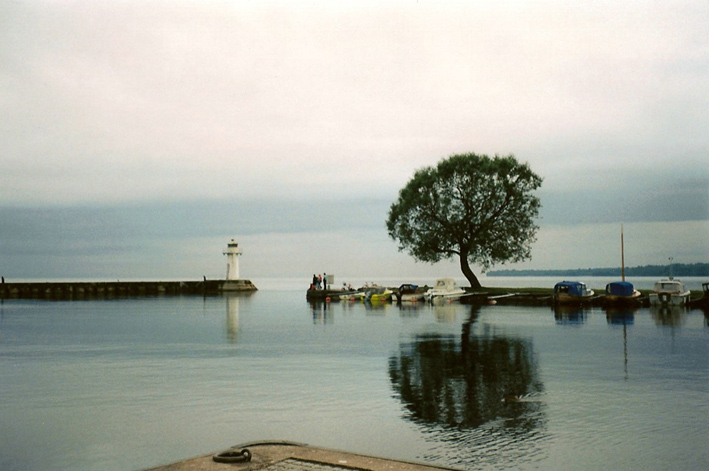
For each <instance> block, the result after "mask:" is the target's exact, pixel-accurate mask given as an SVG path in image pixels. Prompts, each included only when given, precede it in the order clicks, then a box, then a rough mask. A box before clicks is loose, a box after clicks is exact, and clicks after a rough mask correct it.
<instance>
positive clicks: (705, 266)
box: [486, 263, 709, 277]
mask: <svg viewBox="0 0 709 471" xmlns="http://www.w3.org/2000/svg"><path fill="white" fill-rule="evenodd" d="M620 272H621V270H620V267H617V268H575V269H561V270H559V269H556V270H492V271H489V272H487V273H486V275H487V276H619V275H620ZM671 274H672V275H673V276H709V263H692V264H687V263H676V264H673V265H672V270H671ZM625 276H657V277H667V276H670V267H669V265H643V266H639V267H626V268H625Z"/></svg>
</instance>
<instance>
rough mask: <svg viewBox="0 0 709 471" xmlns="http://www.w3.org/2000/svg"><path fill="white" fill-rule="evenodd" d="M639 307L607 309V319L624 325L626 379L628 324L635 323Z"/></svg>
mask: <svg viewBox="0 0 709 471" xmlns="http://www.w3.org/2000/svg"><path fill="white" fill-rule="evenodd" d="M636 311H637V309H628V308H626V309H623V308H620V309H617V308H608V309H606V320H607V321H608V323H609V324H611V325H621V326H623V371H624V373H625V376H624V378H625V380H627V379H628V326H629V325H632V324H633V323H635V312H636Z"/></svg>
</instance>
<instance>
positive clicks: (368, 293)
mask: <svg viewBox="0 0 709 471" xmlns="http://www.w3.org/2000/svg"><path fill="white" fill-rule="evenodd" d="M393 294H394V292H393V291H392V290H390V289H389V288H385V287H383V286H375V287H372V288H367V289H365V290H364V300H365V301H370V302H373V303H380V302H385V301H389V300H391V297H392V295H393Z"/></svg>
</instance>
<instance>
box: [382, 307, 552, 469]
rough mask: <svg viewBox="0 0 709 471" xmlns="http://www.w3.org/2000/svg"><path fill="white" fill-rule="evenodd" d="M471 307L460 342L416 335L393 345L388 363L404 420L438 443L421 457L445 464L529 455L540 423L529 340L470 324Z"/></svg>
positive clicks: (540, 409) (538, 390)
mask: <svg viewBox="0 0 709 471" xmlns="http://www.w3.org/2000/svg"><path fill="white" fill-rule="evenodd" d="M471 309H472V310H471V313H470V317H469V319H468V320H467V321H466V322H465V323H464V324H463V325H462V333H461V336H460V337H457V336H453V335H442V334H420V335H417V336H415V337H414V338H413V339H411V341H409V342H404V343H401V344H400V345H399V353H398V355H393V356H391V357H390V359H389V375H390V379H391V382H392V385H393V388H394V390H395V391H396V393H397V394H398V396H399V398H400V400H401V401H402V403H403V404H404V406H405V408H406V410H407V416H406V418H407V419H408V420H410V421H412V422H414V423H416V424H418V425H420V426H422V427H423V428H424V429H425V431H426V432H427V435H429V436H431V437H434V436H435V437H437V438H438V439H439V440H441V442H442V445H443V447H442V448H443V449H441V450H437V451H436V452H435V453H434V455H431V456H427V457H426V458H427V459H433V460H435V459H440V458H441V454H443V455H447V456H445V460H446V462H449V463H450V462H455V463H466V462H468V463H469V462H472V460H475V461H476V462H480V460H497V459H501V458H502V456H501V453H504V452H503V451H502V450H512V449H514V450H515V451H514V452H512V451H508V452H507V453H517V452H520V450H525V451H524V452H523V454H524V455H528V454H529V453H533V449H534V448H535V446H534V444H533V443H534V442H535V441H536V440H538V439H539V438H540V437H541V436H542V435H543V429H544V422H545V419H544V414H543V407H542V406H543V402H542V401H541V400H540V396H539V394H540V393H541V392H542V390H543V385H542V382H541V380H540V378H539V372H538V366H537V363H536V360H535V357H534V350H533V346H532V342H531V340H526V339H521V338H514V337H508V336H506V335H505V334H504V333H502V332H498V331H497V330H496V329H495V328H493V327H490V326H488V325H484V326H480V325H476V318H477V313H478V309H479V308H475V307H472V308H471ZM522 442H524V443H522ZM513 443H514V444H515V446H514V447H508V446H507V445H511V444H513ZM491 448H495V449H496V452H495V453H494V454H490V453H488V452H489V451H490V449H491ZM520 454H522V453H521V452H520ZM493 455H494V456H495V457H493ZM504 459H514V457H510V456H509V455H506V456H505V457H504ZM520 459H522V458H521V456H520ZM527 459H528V458H527Z"/></svg>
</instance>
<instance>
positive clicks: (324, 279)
mask: <svg viewBox="0 0 709 471" xmlns="http://www.w3.org/2000/svg"><path fill="white" fill-rule="evenodd" d="M322 289H324V290H327V273H323V277H322Z"/></svg>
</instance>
